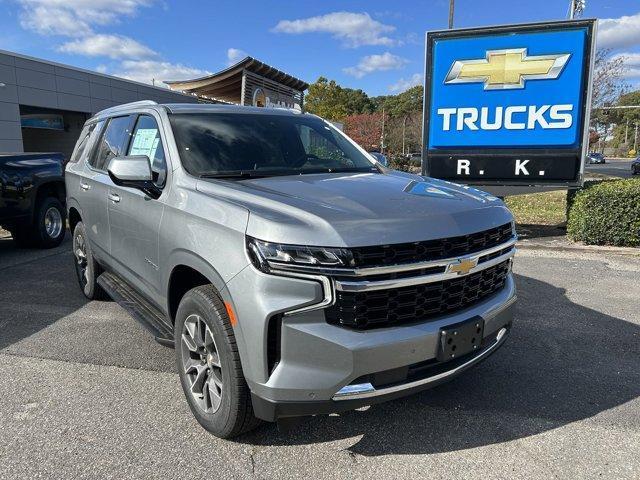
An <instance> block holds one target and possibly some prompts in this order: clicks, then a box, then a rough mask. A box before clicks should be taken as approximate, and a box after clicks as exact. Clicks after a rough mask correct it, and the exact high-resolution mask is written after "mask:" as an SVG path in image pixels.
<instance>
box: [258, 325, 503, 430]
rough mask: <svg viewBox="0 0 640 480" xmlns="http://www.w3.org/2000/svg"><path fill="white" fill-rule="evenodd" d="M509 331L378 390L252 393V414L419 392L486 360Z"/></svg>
mask: <svg viewBox="0 0 640 480" xmlns="http://www.w3.org/2000/svg"><path fill="white" fill-rule="evenodd" d="M509 330H510V325H507V326H505V327H503V328H501V329H500V330H499V331H498V332H497V333H495V334H494V335H492V336H490V338H488V339H487V340H486V342H485V344H484V346H483V349H482V350H480V351H478V352H476V353H474V354H470V355H467V356H465V357H461V358H459V359H458V360H456V361H452V362H447V363H446V364H433V365H431V366H430V367H428V368H426V369H424V370H426V372H424V376H422V378H418V379H415V380H412V381H409V382H401V383H396V384H394V385H389V386H385V387H381V388H377V389H376V388H375V387H374V386H373V385H372V384H371V383H365V384H357V385H348V386H346V387H344V388H342V389H341V390H340V391H338V392H337V393H336V394H335V395H334V396H333V398H332V399H331V400H323V401H305V402H289V401H273V400H269V399H266V398H262V397H259V396H258V395H256V394H254V393H252V394H251V397H252V402H253V410H254V414H255V415H256V416H257V417H258V418H261V419H263V420H266V421H271V422H275V421H278V420H281V419H285V418H291V417H302V416H309V415H319V414H329V413H338V412H344V411H348V410H354V409H356V408H360V407H364V406H367V405H374V404H377V403H382V402H387V401H390V400H395V399H397V398H401V397H404V396H407V395H411V394H414V393H418V392H421V391H423V390H427V389H429V388H433V387H436V386H437V385H440V384H442V383H444V382H447V381H449V380H451V379H453V378H455V377H456V376H458V375H460V374H461V373H463V372H465V371H466V370H468V369H470V368H472V367H474V366H476V365H477V364H479V363H480V362H482V361H483V360H486V359H487V358H488V357H489V356H490V355H491V354H493V353H494V352H495V351H496V350H498V348H500V347H501V346H502V345H503V344H504V342H505V341H506V339H507V336H508V334H509Z"/></svg>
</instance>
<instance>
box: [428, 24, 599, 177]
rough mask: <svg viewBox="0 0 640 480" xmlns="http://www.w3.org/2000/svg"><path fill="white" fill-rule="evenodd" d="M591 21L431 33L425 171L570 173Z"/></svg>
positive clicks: (577, 146)
mask: <svg viewBox="0 0 640 480" xmlns="http://www.w3.org/2000/svg"><path fill="white" fill-rule="evenodd" d="M593 24H594V22H593V21H591V20H587V21H576V22H554V23H546V24H532V25H516V26H502V27H491V28H482V29H469V30H459V31H456V30H451V31H443V32H433V33H429V34H428V37H427V59H428V60H427V62H428V63H427V66H426V72H427V74H426V76H425V77H426V78H425V115H426V118H425V122H424V124H425V127H424V128H425V130H424V137H425V138H424V140H425V142H424V149H425V152H424V156H423V158H426V160H427V170H428V172H427V173H429V174H430V175H432V176H439V177H441V178H447V179H454V180H461V181H465V180H467V181H468V182H469V183H473V182H475V183H480V182H483V181H486V182H505V181H507V182H509V183H521V182H527V183H548V182H551V181H555V182H558V181H562V182H567V183H572V182H573V183H575V182H576V181H578V180H579V178H578V177H579V174H580V166H581V159H582V150H583V140H584V137H585V128H584V122H585V116H586V115H585V107H586V103H587V102H588V101H589V94H588V90H589V74H590V69H589V67H590V63H591V55H592V41H593ZM523 165H524V166H523ZM462 167H463V168H462ZM532 167H533V168H532Z"/></svg>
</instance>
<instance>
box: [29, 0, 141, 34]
mask: <svg viewBox="0 0 640 480" xmlns="http://www.w3.org/2000/svg"><path fill="white" fill-rule="evenodd" d="M18 2H19V3H20V4H21V6H22V11H21V12H20V23H21V25H22V26H23V28H26V29H28V30H32V31H34V32H37V33H39V34H41V35H64V36H67V37H81V36H84V35H88V34H90V33H91V32H92V30H93V26H95V25H109V24H112V23H116V22H118V21H119V20H120V18H121V17H123V16H133V15H135V14H136V13H137V10H138V8H140V7H146V6H149V5H150V4H151V3H152V0H18Z"/></svg>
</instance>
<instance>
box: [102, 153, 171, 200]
mask: <svg viewBox="0 0 640 480" xmlns="http://www.w3.org/2000/svg"><path fill="white" fill-rule="evenodd" d="M107 172H108V173H109V177H110V178H111V181H112V182H113V183H115V184H116V185H118V186H119V187H131V188H137V189H138V190H142V191H143V192H144V193H146V194H147V195H149V196H150V197H153V198H158V197H159V196H160V189H159V188H158V187H156V186H155V185H154V183H153V173H152V172H151V160H149V157H147V156H146V155H128V156H126V157H114V158H112V159H111V161H109V166H108V167H107Z"/></svg>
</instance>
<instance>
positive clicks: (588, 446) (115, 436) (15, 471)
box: [0, 237, 640, 479]
mask: <svg viewBox="0 0 640 480" xmlns="http://www.w3.org/2000/svg"><path fill="white" fill-rule="evenodd" d="M515 272H516V277H517V283H518V289H519V301H518V309H517V316H516V323H515V325H514V329H513V333H512V335H511V338H510V339H509V341H508V342H507V344H506V346H505V347H504V348H503V349H502V350H501V351H500V352H498V353H497V354H495V355H494V356H493V357H491V358H490V359H489V360H487V361H486V362H485V363H483V364H482V365H481V366H479V367H478V368H476V369H474V370H472V371H470V372H468V373H466V374H465V375H464V376H462V377H460V378H458V379H456V380H455V381H453V382H451V383H450V384H447V385H444V386H441V387H438V388H437V389H434V390H431V391H427V392H424V393H422V394H419V395H416V396H412V397H409V398H406V399H402V400H398V401H394V402H391V403H387V404H383V405H379V406H375V407H372V408H369V409H364V410H361V411H354V412H350V413H346V414H343V415H339V416H338V415H335V416H323V417H316V418H312V419H310V420H309V421H308V422H306V423H305V424H304V425H302V426H301V427H299V428H298V429H296V430H295V431H294V432H293V433H290V434H286V435H285V434H281V433H279V432H278V430H277V428H276V427H275V426H274V425H265V426H264V427H262V428H260V429H258V430H256V431H254V432H251V433H249V434H247V435H245V436H243V437H240V438H239V439H236V440H235V441H224V440H219V439H217V438H215V437H213V436H211V435H209V434H208V433H206V432H205V431H204V430H203V429H202V428H201V427H200V426H199V425H198V424H197V423H196V421H195V419H194V418H193V417H192V415H191V413H190V411H189V409H188V407H187V404H186V402H185V400H184V398H183V394H182V391H181V389H180V385H179V382H178V377H177V375H176V374H175V372H174V360H173V350H170V349H168V348H166V347H163V346H161V345H159V344H157V343H155V342H154V340H153V339H152V338H151V336H150V335H149V334H148V333H147V332H146V331H145V330H143V328H142V327H140V326H139V325H138V324H137V323H136V322H135V321H134V320H133V319H132V318H130V317H129V316H128V315H127V314H126V313H125V312H124V311H123V310H122V309H121V308H120V307H119V306H118V305H117V304H115V303H113V302H90V303H87V302H86V301H85V299H84V297H83V296H82V294H81V293H80V290H79V289H78V287H77V285H76V279H75V273H74V270H73V265H72V255H71V253H70V241H69V240H68V237H67V240H66V241H65V243H64V244H63V245H62V246H61V247H59V248H57V249H54V250H18V249H16V248H15V247H14V246H13V242H12V241H11V240H10V239H8V238H4V239H1V240H0V292H1V293H0V399H2V408H1V409H0V478H3V479H12V478H21V479H22V478H29V477H32V478H33V477H50V478H160V477H162V478H183V477H184V476H185V475H186V474H188V475H189V477H191V478H247V477H258V478H273V477H276V476H282V477H298V478H307V477H313V478H332V479H333V478H371V477H372V476H373V477H377V478H416V477H429V478H470V477H472V476H482V477H483V478H510V479H513V478H537V479H539V478H596V477H602V478H638V476H639V475H640V473H639V472H640V400H639V399H638V396H639V395H640V369H639V368H638V366H639V365H640V314H639V313H638V312H639V311H640V310H639V308H638V301H639V299H640V258H638V257H634V256H629V255H626V256H623V255H611V254H607V255H604V254H595V253H593V254H592V253H590V254H586V253H582V252H562V253H560V252H554V251H537V250H528V249H527V250H525V249H522V250H521V251H520V252H519V253H518V256H517V259H516V266H515Z"/></svg>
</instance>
